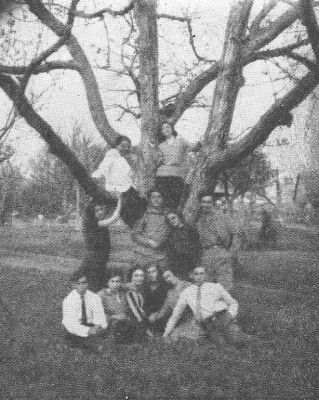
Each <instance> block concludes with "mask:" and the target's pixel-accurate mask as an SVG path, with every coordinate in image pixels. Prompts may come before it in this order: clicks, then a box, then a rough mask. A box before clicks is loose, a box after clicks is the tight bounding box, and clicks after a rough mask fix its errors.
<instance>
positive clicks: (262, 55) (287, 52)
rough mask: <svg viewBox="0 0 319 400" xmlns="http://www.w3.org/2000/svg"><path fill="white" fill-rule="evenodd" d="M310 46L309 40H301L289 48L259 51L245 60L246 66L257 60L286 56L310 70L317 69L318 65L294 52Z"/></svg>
mask: <svg viewBox="0 0 319 400" xmlns="http://www.w3.org/2000/svg"><path fill="white" fill-rule="evenodd" d="M308 44H309V40H308V39H304V40H300V41H298V42H295V43H292V44H290V45H288V46H283V47H278V48H277V49H269V50H264V51H258V52H256V53H252V54H251V55H250V56H248V57H247V58H246V60H245V63H246V64H249V63H251V62H254V61H257V60H267V59H269V58H275V57H281V56H286V57H289V58H292V59H294V60H296V61H299V62H301V63H302V64H304V65H305V66H306V67H307V68H308V69H309V70H311V69H313V68H315V67H316V64H315V63H314V62H312V61H311V60H309V59H308V58H307V57H304V56H302V55H301V54H298V53H295V52H293V51H292V50H294V49H298V48H300V47H302V46H306V45H308Z"/></svg>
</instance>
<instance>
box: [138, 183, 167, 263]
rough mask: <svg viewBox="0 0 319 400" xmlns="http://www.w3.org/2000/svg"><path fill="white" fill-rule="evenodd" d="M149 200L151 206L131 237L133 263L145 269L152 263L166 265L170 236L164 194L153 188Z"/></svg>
mask: <svg viewBox="0 0 319 400" xmlns="http://www.w3.org/2000/svg"><path fill="white" fill-rule="evenodd" d="M148 199H149V206H148V208H147V210H146V212H145V214H144V215H143V217H142V218H141V219H140V220H139V221H138V222H137V223H136V225H135V226H134V228H133V230H132V235H131V238H132V241H133V242H134V243H135V247H134V256H133V260H132V262H133V264H135V265H139V266H141V267H143V268H145V267H147V266H148V265H150V264H151V263H157V264H159V265H163V264H165V263H166V251H165V244H166V241H167V238H168V235H169V226H168V224H167V221H166V216H165V212H164V207H163V195H162V193H161V192H160V191H159V189H157V188H153V189H151V190H150V191H149V193H148Z"/></svg>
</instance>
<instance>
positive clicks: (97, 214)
mask: <svg viewBox="0 0 319 400" xmlns="http://www.w3.org/2000/svg"><path fill="white" fill-rule="evenodd" d="M115 207H116V200H115V199H113V198H109V199H108V198H106V197H105V196H104V195H102V194H101V195H98V196H96V197H95V198H93V199H92V201H91V203H90V206H89V209H90V210H91V211H90V214H91V213H92V218H96V219H97V220H99V221H100V220H102V219H104V218H105V217H106V216H107V215H108V214H109V213H110V212H111V210H112V209H113V210H114V209H115Z"/></svg>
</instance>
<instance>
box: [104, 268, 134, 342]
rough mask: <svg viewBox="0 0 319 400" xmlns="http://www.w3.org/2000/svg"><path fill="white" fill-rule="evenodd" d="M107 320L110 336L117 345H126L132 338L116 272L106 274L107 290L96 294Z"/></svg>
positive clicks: (120, 281)
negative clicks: (99, 298)
mask: <svg viewBox="0 0 319 400" xmlns="http://www.w3.org/2000/svg"><path fill="white" fill-rule="evenodd" d="M98 295H99V296H100V297H101V300H102V304H103V307H104V312H105V314H106V317H107V320H108V326H109V330H110V333H111V335H112V336H113V338H114V340H115V341H116V342H117V343H128V342H130V341H131V336H132V323H131V322H130V319H129V307H128V304H127V300H126V293H125V289H124V288H123V282H122V275H121V273H120V272H118V271H110V272H109V273H108V282H107V288H104V289H102V290H100V291H99V292H98Z"/></svg>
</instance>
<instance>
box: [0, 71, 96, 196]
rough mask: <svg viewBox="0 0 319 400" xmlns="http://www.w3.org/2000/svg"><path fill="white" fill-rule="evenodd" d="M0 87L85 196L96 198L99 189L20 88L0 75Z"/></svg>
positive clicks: (9, 79)
mask: <svg viewBox="0 0 319 400" xmlns="http://www.w3.org/2000/svg"><path fill="white" fill-rule="evenodd" d="M0 87H1V88H2V89H3V91H4V92H5V93H6V94H7V96H8V97H9V98H10V99H11V100H12V102H13V103H14V105H15V107H16V108H17V110H18V112H19V114H20V115H21V116H22V117H23V118H24V119H25V120H26V122H27V123H28V124H29V125H30V126H31V127H32V128H34V129H35V130H36V131H37V132H39V134H40V135H41V137H42V138H43V139H44V140H45V141H46V142H47V143H48V145H49V146H50V152H51V153H52V154H55V155H57V156H58V157H59V158H61V160H62V161H63V162H64V163H65V164H66V165H67V166H68V168H69V169H70V171H71V173H72V175H73V176H74V177H75V179H76V180H77V181H78V182H79V184H80V185H81V186H82V187H83V189H84V190H85V192H86V193H87V194H90V195H91V196H93V197H94V196H97V195H99V194H100V189H99V188H98V186H97V185H96V184H95V182H94V180H93V179H92V178H91V177H90V176H89V175H88V173H87V172H86V170H85V168H84V167H83V165H82V164H81V163H80V161H79V160H78V158H77V157H76V155H75V154H74V153H73V152H72V151H71V150H70V149H69V148H68V147H67V146H66V145H65V144H64V143H63V141H62V140H61V139H60V138H59V136H58V135H57V134H56V133H55V132H54V130H53V129H52V127H51V126H50V125H49V124H48V123H47V122H46V121H45V120H44V119H42V118H41V117H40V115H39V114H37V113H36V112H35V111H34V109H33V108H32V106H31V104H30V103H29V102H28V100H27V98H26V97H25V95H24V93H23V91H22V90H21V87H20V86H19V85H18V84H17V83H16V82H15V81H14V79H13V78H11V77H9V76H6V75H2V74H0Z"/></svg>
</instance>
